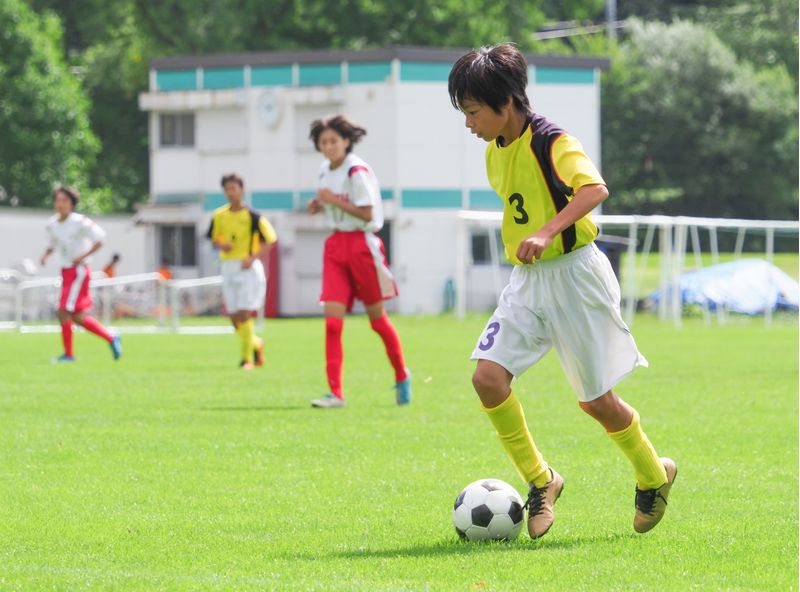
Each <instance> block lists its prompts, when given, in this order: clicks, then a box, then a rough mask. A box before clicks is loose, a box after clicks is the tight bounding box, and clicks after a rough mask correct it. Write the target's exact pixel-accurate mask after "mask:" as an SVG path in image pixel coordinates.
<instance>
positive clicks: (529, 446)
mask: <svg viewBox="0 0 800 592" xmlns="http://www.w3.org/2000/svg"><path fill="white" fill-rule="evenodd" d="M472 383H473V385H474V387H475V390H476V391H477V393H478V396H479V397H480V399H481V403H482V407H483V410H484V411H485V412H486V414H487V415H488V417H489V420H490V421H491V422H492V425H494V427H495V430H497V435H498V437H499V438H500V441H501V443H502V444H503V448H505V450H506V453H507V454H508V456H509V457H510V458H511V462H512V463H513V464H514V467H515V468H516V469H517V472H518V473H519V474H520V476H521V477H522V478H523V479H524V480H525V482H526V483H527V484H528V485H529V486H530V492H529V496H528V502H527V504H526V505H528V532H529V534H530V535H531V537H533V538H537V537H540V536H542V535H543V534H545V533H546V532H547V531H548V530H549V529H550V526H551V525H552V524H553V519H554V515H553V504H555V502H556V500H557V499H558V496H559V495H561V490H562V489H563V487H564V481H563V479H562V478H561V476H560V475H559V474H558V473H556V472H555V471H554V470H553V469H552V468H550V467H549V466H548V465H547V462H545V460H544V458H543V457H542V455H541V453H540V452H539V450H538V448H536V444H535V443H534V441H533V437H532V436H531V433H530V430H529V429H528V424H527V422H526V421H525V412H524V411H523V409H522V405H521V404H520V402H519V399H517V397H516V395H515V394H514V392H513V391H512V390H511V388H510V384H511V374H510V373H509V372H508V371H507V370H506V369H505V368H503V367H502V366H500V365H499V364H497V363H495V362H492V361H489V360H478V365H477V368H476V369H475V373H474V374H473V376H472Z"/></svg>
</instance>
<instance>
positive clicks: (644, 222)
mask: <svg viewBox="0 0 800 592" xmlns="http://www.w3.org/2000/svg"><path fill="white" fill-rule="evenodd" d="M502 218H503V213H502V212H498V211H491V212H482V211H468V210H464V211H461V212H459V226H458V234H457V242H456V257H457V259H456V274H455V311H456V314H457V315H458V316H464V314H465V313H466V307H467V283H468V282H467V272H468V269H469V266H470V264H471V263H470V256H469V253H468V249H469V230H470V228H482V229H485V230H492V229H497V228H499V227H500V222H501V221H502ZM592 220H593V221H594V222H595V223H596V224H597V225H598V227H600V228H601V229H602V228H603V227H608V226H622V227H627V229H628V241H627V242H628V244H627V247H626V251H627V257H626V261H625V266H626V267H625V270H624V271H623V273H622V286H621V289H622V299H623V311H624V314H625V318H626V319H627V320H628V321H629V322H630V321H631V320H632V319H633V313H634V311H635V310H636V294H637V288H638V286H637V281H638V280H637V278H638V277H639V276H640V275H641V271H643V270H644V268H645V265H646V263H647V257H648V255H649V254H650V251H651V249H652V246H653V239H654V237H655V232H656V230H658V232H659V241H658V245H659V254H660V258H659V265H660V277H659V293H660V297H659V303H658V315H659V317H660V318H662V319H671V320H672V321H673V322H674V323H675V325H677V326H680V324H681V315H682V311H683V306H682V303H681V293H680V285H679V282H678V281H677V278H678V276H680V274H681V273H682V272H683V271H684V263H685V259H686V250H687V246H689V245H688V244H687V238H688V240H689V242H690V243H691V249H692V253H693V255H694V260H695V266H696V267H697V268H700V267H702V264H701V246H700V234H699V230H700V229H704V230H707V231H708V234H709V248H710V251H711V262H712V264H716V263H719V259H720V258H719V241H718V236H717V230H718V229H736V230H737V235H736V243H735V247H734V255H735V256H736V257H739V256H741V254H742V248H743V245H744V239H745V236H746V234H747V232H748V231H757V232H759V233H761V234H765V235H766V244H765V255H766V259H767V260H768V261H769V262H770V263H772V261H773V256H774V251H775V233H776V232H788V233H790V234H792V235H795V236H796V235H797V234H798V231H800V223H798V222H797V221H794V220H742V219H733V218H700V217H691V216H639V215H632V216H617V215H602V214H600V215H593V216H592ZM640 228H644V229H645V238H644V242H643V244H642V247H641V249H640V250H638V256H639V269H638V270H637V242H638V241H637V238H638V232H639V229H640ZM493 242H494V241H490V247H491V246H492V245H493ZM491 258H492V262H491V263H492V265H493V267H495V268H499V265H500V262H499V255H498V254H497V253H496V250H494V249H492V252H491ZM637 271H638V272H639V273H637ZM496 275H497V274H495V276H496ZM494 283H495V284H497V277H494ZM496 291H497V290H496ZM498 296H499V293H498ZM704 314H705V316H706V318H707V319H708V318H709V317H710V313H709V311H708V310H704ZM716 314H717V316H718V319H719V320H720V321H724V315H725V311H724V309H723V307H717V312H716ZM764 318H765V323H766V324H767V325H769V324H770V323H771V322H772V311H771V310H767V311H765V315H764Z"/></svg>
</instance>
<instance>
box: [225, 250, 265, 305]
mask: <svg viewBox="0 0 800 592" xmlns="http://www.w3.org/2000/svg"><path fill="white" fill-rule="evenodd" d="M221 263H222V298H223V300H224V301H225V308H226V309H227V311H228V314H233V313H234V312H236V311H237V310H258V309H259V308H261V307H262V306H263V305H264V296H265V294H266V288H267V280H266V278H265V277H264V266H263V265H262V264H261V261H259V260H258V259H256V260H255V261H253V265H252V266H251V267H250V268H249V269H242V262H241V260H239V259H231V260H229V261H222V262H221Z"/></svg>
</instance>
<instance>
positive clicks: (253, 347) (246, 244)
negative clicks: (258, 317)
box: [207, 174, 277, 370]
mask: <svg viewBox="0 0 800 592" xmlns="http://www.w3.org/2000/svg"><path fill="white" fill-rule="evenodd" d="M222 188H223V189H224V191H225V197H226V198H227V200H228V205H227V206H222V207H221V208H218V209H216V210H215V211H214V215H213V217H212V218H211V225H210V226H209V228H208V233H207V236H208V238H210V239H211V241H212V242H213V244H214V247H216V248H217V249H219V257H220V260H221V261H222V297H223V300H224V301H225V308H226V309H227V310H228V315H229V316H230V319H231V322H232V323H233V327H234V329H236V332H237V333H238V335H239V341H240V345H241V362H240V366H241V367H242V368H243V369H245V370H250V369H252V368H253V366H254V365H255V366H262V365H263V364H264V340H263V339H261V338H260V337H258V336H257V335H256V334H255V327H254V324H253V317H254V316H255V314H256V311H257V310H258V309H259V307H261V306H263V305H264V296H265V293H266V286H267V282H266V278H265V276H264V266H263V265H262V263H261V259H260V257H266V256H267V255H268V254H269V249H270V248H271V246H272V244H273V243H274V242H275V241H276V240H277V236H276V235H275V230H274V229H273V228H272V225H271V224H270V223H269V222H267V219H266V218H264V217H263V216H261V215H260V214H259V213H258V212H256V211H255V210H253V209H251V208H249V207H247V205H245V203H244V201H243V195H244V181H243V180H242V178H241V177H240V176H239V175H236V174H229V175H225V176H224V177H222Z"/></svg>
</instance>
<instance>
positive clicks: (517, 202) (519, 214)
mask: <svg viewBox="0 0 800 592" xmlns="http://www.w3.org/2000/svg"><path fill="white" fill-rule="evenodd" d="M508 203H509V204H511V205H512V206H514V209H515V213H514V222H516V223H517V224H527V223H528V220H529V218H528V212H526V211H525V210H524V208H523V206H524V205H525V200H523V199H522V196H521V195H520V194H519V193H512V194H511V195H509V196H508Z"/></svg>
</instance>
